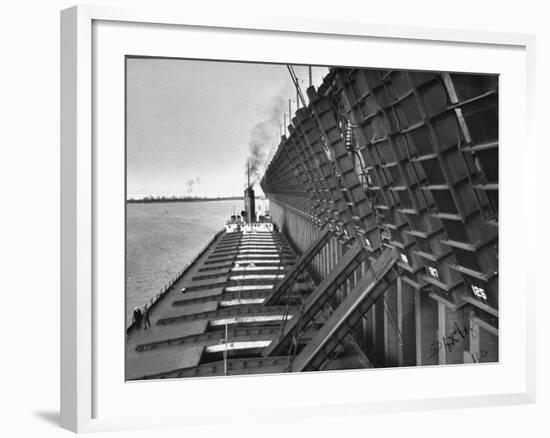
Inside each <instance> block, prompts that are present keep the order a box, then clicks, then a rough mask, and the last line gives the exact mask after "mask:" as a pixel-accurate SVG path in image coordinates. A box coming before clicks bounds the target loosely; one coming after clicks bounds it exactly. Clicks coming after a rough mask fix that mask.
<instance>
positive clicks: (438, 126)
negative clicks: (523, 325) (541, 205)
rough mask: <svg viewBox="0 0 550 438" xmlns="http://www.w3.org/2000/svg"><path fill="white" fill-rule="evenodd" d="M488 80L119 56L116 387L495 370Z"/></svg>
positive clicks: (494, 103)
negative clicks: (121, 206) (480, 367)
mask: <svg viewBox="0 0 550 438" xmlns="http://www.w3.org/2000/svg"><path fill="white" fill-rule="evenodd" d="M498 83H499V78H498V75H489V74H487V75H484V74H466V73H455V72H434V71H407V70H390V69H376V68H358V67H339V66H309V65H285V64H265V63H252V62H228V61H219V60H193V59H175V58H154V57H139V56H127V57H126V315H125V318H126V319H125V322H126V379H127V380H141V379H165V378H184V377H209V376H232V375H243V374H261V373H269V374H274V373H289V372H302V371H329V370H349V369H363V368H382V367H410V366H424V365H451V364H476V363H482V362H498V361H499V349H498V344H499V342H498V341H499V331H498V237H499V235H498V229H499V228H498V226H499V222H498V193H499V192H498V182H499V178H498V158H499V156H498V140H499V124H498V114H499V113H498V108H499V106H498Z"/></svg>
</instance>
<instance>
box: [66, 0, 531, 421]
mask: <svg viewBox="0 0 550 438" xmlns="http://www.w3.org/2000/svg"><path fill="white" fill-rule="evenodd" d="M98 23H109V25H110V26H111V25H112V24H113V23H115V25H121V26H124V25H125V24H129V23H130V24H131V25H130V26H129V27H131V28H132V29H131V31H132V32H137V33H136V34H133V35H138V34H139V32H142V31H141V30H140V29H141V28H146V27H148V28H149V31H150V32H157V33H162V32H168V31H170V32H171V31H174V30H176V29H178V28H182V29H183V28H185V29H188V30H189V29H190V30H191V31H192V30H200V32H201V34H203V35H208V34H209V32H212V33H215V32H228V30H230V29H232V30H233V31H237V33H238V34H239V38H242V37H244V38H246V37H247V35H249V36H252V35H262V34H263V33H266V34H269V35H270V37H273V38H275V39H276V38H285V39H293V38H294V39H296V41H298V39H300V38H304V37H307V36H316V37H320V38H322V37H323V36H324V37H326V38H331V37H334V38H336V37H338V38H349V39H350V40H349V44H352V43H354V44H356V43H357V44H360V43H361V41H363V40H369V41H374V42H375V43H377V42H383V43H384V44H387V45H398V44H404V43H407V44H410V45H411V47H412V46H414V45H415V44H420V45H421V44H424V45H428V44H432V45H434V47H435V46H438V47H441V48H445V47H446V45H453V46H456V47H460V48H461V50H462V49H463V50H465V51H468V50H476V49H477V48H481V47H483V50H487V51H491V50H498V51H499V52H503V51H506V50H509V51H510V52H511V53H512V52H513V53H515V55H514V56H516V57H517V56H519V58H515V59H516V60H517V59H521V60H523V62H520V64H521V65H519V66H518V65H516V67H514V68H518V69H520V70H521V71H520V70H518V72H519V76H517V77H521V78H525V79H526V82H527V84H526V86H525V88H524V90H522V91H520V92H519V94H517V95H515V97H514V99H516V100H518V99H519V100H518V101H517V103H518V105H519V107H520V110H522V109H524V111H525V116H526V117H525V120H524V121H525V125H523V124H522V123H523V122H522V123H520V124H521V126H520V127H518V130H519V131H520V132H519V133H518V132H515V133H514V132H505V133H504V134H505V136H504V138H503V145H504V146H505V145H506V144H509V141H510V140H517V139H518V138H519V137H521V138H522V139H523V141H522V148H525V150H526V151H530V152H534V150H535V147H536V146H535V140H534V134H533V127H532V123H533V122H532V121H533V120H534V62H535V61H534V45H535V40H534V36H532V35H525V34H507V33H490V32H484V31H468V32H465V31H456V30H450V29H428V28H416V27H402V26H387V25H372V24H368V25H366V24H364V23H361V22H355V23H339V22H330V21H324V22H318V21H308V20H296V19H291V18H289V19H287V20H284V19H279V18H270V17H249V16H246V15H245V14H243V15H241V16H240V18H235V17H232V18H230V19H227V18H225V17H219V16H216V15H215V14H212V13H210V14H208V15H200V14H198V13H195V12H193V11H185V12H182V11H174V12H171V11H163V10H157V9H148V10H128V9H117V8H109V7H103V6H101V7H96V6H78V7H73V8H70V9H67V10H64V11H62V13H61V120H62V127H61V151H62V153H61V252H62V259H61V266H62V270H61V318H62V320H61V426H62V427H64V428H66V429H69V430H72V431H77V432H82V431H101V430H112V429H121V428H136V427H137V428H147V427H163V426H174V425H178V426H185V425H191V424H202V422H204V421H206V419H207V418H208V416H210V417H211V416H212V415H213V412H214V413H215V415H216V418H217V420H218V421H230V420H234V419H235V418H241V417H242V418H243V419H244V418H247V417H250V416H252V417H256V418H258V417H261V418H265V419H266V420H268V419H269V418H270V416H273V417H275V416H281V415H284V413H285V412H287V411H288V412H290V411H291V410H292V413H293V416H294V417H296V416H298V417H304V418H305V417H311V416H312V415H313V416H315V415H318V416H326V415H341V414H342V413H343V412H347V413H349V412H353V413H355V414H358V415H359V414H363V413H367V412H388V411H403V410H411V409H434V408H453V407H466V406H469V407H475V406H487V405H503V404H520V403H531V402H534V399H535V371H534V367H535V341H534V331H535V309H534V294H535V289H534V286H533V285H534V281H535V280H534V279H535V273H534V266H532V267H530V266H529V265H528V264H526V262H523V263H524V265H522V266H521V267H520V268H521V269H522V272H523V275H521V276H518V279H517V282H516V283H515V286H518V287H519V292H517V294H518V298H517V303H518V304H517V305H518V309H519V310H518V312H519V313H521V315H520V316H519V318H520V319H519V323H518V324H516V327H515V331H514V333H512V330H509V329H508V327H507V326H506V325H505V324H506V312H510V311H511V309H510V307H507V306H506V300H504V305H503V306H502V313H503V318H502V319H503V327H502V329H501V333H502V341H501V342H503V343H508V342H516V340H517V342H518V344H517V346H516V347H517V351H516V355H517V356H518V357H516V358H514V359H513V360H517V361H518V362H517V367H515V368H514V369H515V371H513V373H515V374H514V375H513V377H514V379H512V380H510V382H512V381H513V383H514V385H513V386H512V385H511V384H510V387H507V388H504V386H505V382H502V385H503V390H502V391H499V390H497V389H496V388H497V387H495V389H493V390H490V389H487V390H486V392H482V393H473V392H470V393H468V392H467V391H465V392H463V393H460V391H459V389H458V388H455V389H454V390H453V389H451V388H449V392H448V393H446V391H445V389H440V391H439V392H438V393H437V394H436V393H435V392H434V393H433V394H432V395H431V396H421V397H418V396H415V395H414V394H413V393H408V394H403V395H402V396H400V395H399V394H398V393H396V394H397V395H395V396H394V395H393V394H391V395H390V396H388V397H387V398H384V397H382V396H381V394H380V393H378V397H374V398H371V399H367V398H362V397H361V396H358V395H355V397H354V398H353V399H352V398H351V397H350V398H349V400H348V399H347V398H346V394H343V395H341V396H340V397H338V396H337V395H336V394H334V393H333V394H332V395H333V396H331V400H328V399H327V397H326V396H324V398H323V396H320V394H316V393H315V392H312V393H311V394H310V395H309V398H307V397H303V398H300V399H299V400H298V401H297V402H296V405H292V406H288V407H283V406H281V407H280V408H278V409H277V410H273V409H271V410H270V409H269V406H267V407H265V408H264V409H261V408H260V407H259V406H257V405H256V404H255V403H254V402H251V401H248V402H247V403H248V405H247V406H241V408H242V409H237V410H235V411H232V410H229V411H223V410H222V409H220V408H219V407H216V406H214V407H213V406H212V405H210V406H209V409H208V412H206V408H202V412H201V406H200V404H201V402H200V401H201V399H200V398H199V397H198V391H199V388H201V387H203V388H208V389H207V390H206V391H207V392H208V391H212V390H213V388H214V386H213V385H214V384H215V385H216V387H217V388H219V391H222V392H223V391H234V389H235V387H236V386H235V385H236V384H238V385H240V387H242V392H243V394H245V395H246V394H247V391H249V389H248V387H249V386H250V385H249V384H248V383H250V382H252V380H250V379H256V380H254V381H253V382H254V384H256V385H258V384H263V382H267V381H269V380H270V379H271V380H274V379H278V378H279V377H273V376H259V377H253V378H249V377H246V378H224V379H225V380H223V381H222V380H219V379H218V380H213V379H204V380H196V379H195V380H193V381H191V382H190V383H187V386H186V391H187V394H192V395H193V394H196V395H197V403H195V404H196V405H197V406H196V409H197V411H196V412H194V413H193V414H188V415H181V412H182V411H183V408H182V409H181V411H180V414H179V415H178V412H177V411H174V412H168V413H164V411H163V410H162V407H161V406H158V407H155V406H152V407H151V406H149V409H150V415H149V416H143V415H140V414H139V413H138V412H136V413H134V414H132V413H131V410H127V411H124V410H123V409H122V407H121V408H120V412H118V413H117V412H113V411H114V408H110V410H109V409H108V408H105V412H107V411H109V414H108V415H103V414H102V413H101V412H102V410H103V409H104V408H103V407H102V404H101V402H100V400H101V399H102V398H103V400H104V399H105V394H106V392H105V389H104V387H105V385H104V386H103V387H102V386H101V385H102V383H101V382H103V381H106V380H105V379H104V377H103V375H104V371H102V370H105V368H106V367H108V366H109V364H108V363H104V359H100V358H101V357H103V358H105V356H106V355H105V354H103V355H101V354H97V352H98V351H100V350H101V348H103V346H102V344H103V342H102V341H101V340H102V339H105V338H104V337H102V333H103V331H102V330H104V329H105V328H104V327H106V326H108V328H111V329H114V330H115V331H116V330H118V328H120V327H119V326H120V325H121V322H120V321H116V318H113V317H112V315H111V314H108V313H105V312H103V311H102V310H101V305H102V304H101V303H103V302H104V300H103V301H101V300H99V304H98V300H97V297H96V296H95V295H96V294H97V293H98V285H101V284H102V281H103V280H102V279H101V278H99V277H98V275H102V274H101V272H102V271H101V268H100V269H99V270H98V266H100V265H101V262H102V259H101V258H100V254H101V251H103V248H104V246H102V244H101V243H98V241H97V239H96V238H97V232H98V227H99V226H100V225H98V223H99V222H100V221H101V218H99V217H98V210H96V207H97V206H98V203H101V202H103V200H102V199H101V193H104V192H102V191H101V189H99V190H97V188H98V186H97V179H98V178H99V177H98V173H99V172H103V170H104V169H103V168H100V167H101V166H102V165H103V163H104V161H102V159H98V158H97V156H96V155H95V153H94V147H95V146H94V141H97V138H98V136H100V135H101V134H100V133H98V132H96V130H95V129H94V123H96V122H97V121H98V120H99V119H100V118H101V114H98V107H97V105H98V102H99V105H101V104H102V103H101V102H102V101H101V98H100V97H98V96H97V95H96V94H95V93H96V91H97V90H95V87H96V86H97V81H98V80H99V78H98V77H96V75H97V76H100V75H101V69H98V66H97V65H94V60H97V59H99V58H98V56H101V55H102V54H101V53H98V50H103V49H102V48H103V47H105V45H104V41H103V40H102V38H105V36H102V35H100V34H99V32H97V31H96V30H97V29H95V28H94V26H95V25H97V24H98ZM106 35H107V37H108V36H109V31H108V32H107V34H106ZM160 38H161V39H159V40H158V41H157V42H155V41H153V42H151V46H150V47H149V49H150V50H155V44H158V45H159V47H160V45H161V43H162V37H160ZM137 39H139V38H137ZM113 42H114V41H113ZM102 44H103V45H102ZM113 46H117V44H113ZM163 47H165V50H169V49H166V45H164V46H163ZM199 49H200V46H199ZM113 50H114V49H113ZM120 50H124V49H123V48H121V49H120ZM242 50H246V48H243V49H242ZM251 50H252V49H251ZM133 54H135V53H133ZM518 54H519V55H518ZM292 56H297V54H294V55H292ZM503 56H504V55H503ZM404 58H406V56H404ZM443 58H444V57H442V59H443ZM232 59H237V58H232ZM290 61H291V60H289V62H290ZM379 62H383V59H382V58H380V61H379ZM403 62H405V63H406V62H413V61H403ZM441 62H443V61H441ZM453 62H460V60H458V61H456V60H455V61H453ZM480 62H482V60H481V59H480ZM485 62H487V60H485ZM417 64H418V65H417V66H416V68H423V66H424V64H423V61H418V60H417ZM102 65H104V64H102ZM409 65H410V66H412V64H409ZM448 65H449V66H452V65H456V64H452V63H450V64H448ZM377 66H380V64H377ZM449 68H450V67H449ZM495 68H496V67H495ZM491 72H496V73H499V71H498V70H497V71H491ZM120 79H121V78H120V77H117V78H116V80H117V81H118V83H120ZM516 80H517V78H516ZM524 85H525V84H524ZM502 104H503V105H505V104H506V99H504V100H503V103H502ZM118 109H119V110H120V108H118ZM122 110H123V108H122ZM115 120H116V119H115ZM507 136H509V138H508V137H507ZM525 155H528V154H527V153H526V154H525ZM533 155H534V153H533ZM510 165H512V166H513V165H514V164H513V162H508V161H504V160H503V161H502V162H501V166H503V168H504V170H506V168H507V166H510ZM516 166H517V168H516V169H515V170H514V172H515V178H517V180H516V181H515V183H516V184H515V187H512V184H508V183H513V182H514V181H510V180H507V179H506V178H505V177H504V179H503V185H502V187H503V189H502V191H501V193H502V195H501V196H502V197H503V198H504V200H506V198H508V197H516V196H520V197H522V198H523V199H524V201H525V202H534V194H533V193H534V190H530V188H533V187H534V186H535V174H534V172H533V171H532V170H530V171H527V167H526V166H522V163H521V162H519V163H516ZM114 171H115V172H116V169H115V170H114ZM120 172H121V174H122V173H123V172H124V170H123V169H120ZM102 178H103V177H102ZM505 212H506V210H504V213H505ZM514 214H516V215H520V216H518V217H514V218H511V219H510V222H508V223H512V222H513V223H516V221H517V223H519V221H526V220H527V221H528V220H529V218H530V216H529V212H528V211H527V210H526V209H523V211H521V212H517V213H514ZM521 215H523V216H521ZM502 216H503V217H504V221H503V223H504V224H506V223H507V219H506V216H504V214H503V215H502ZM532 222H533V228H534V227H535V225H534V222H535V221H534V220H532ZM503 237H505V236H503ZM534 238H536V232H535V231H534V229H531V230H530V233H529V235H528V236H525V239H523V240H521V241H520V242H513V243H511V245H515V246H514V247H515V248H516V249H517V250H518V251H528V250H529V249H530V248H533V247H534ZM502 251H504V250H502ZM503 266H504V262H503ZM527 279H529V280H527ZM516 290H517V288H516ZM120 293H121V294H123V293H124V292H123V290H121V291H120ZM501 293H506V292H505V291H504V292H501ZM523 311H524V312H523ZM98 312H100V313H101V312H103V313H101V315H102V322H101V324H102V327H103V328H102V329H98V327H97V324H98V322H97V318H98ZM104 316H105V318H104ZM508 321H509V320H508ZM117 324H118V325H117ZM121 332H122V333H121V337H123V331H122V330H121ZM514 336H515V337H514ZM504 347H506V345H504ZM503 351H506V348H504V350H503ZM507 361H508V356H506V354H504V355H503V359H502V360H501V363H499V364H496V365H494V366H496V367H499V366H500V367H501V369H504V368H505V367H506V365H507ZM510 361H512V359H510ZM118 365H121V364H118ZM118 365H117V366H118ZM484 368H485V370H483V369H484ZM466 369H467V373H471V372H472V369H473V368H471V367H470V368H466ZM479 369H480V370H481V371H480V372H481V373H489V372H493V371H495V372H496V371H498V368H494V369H491V368H489V367H480V368H479ZM488 370H489V371H488ZM491 370H493V371H491ZM463 371H464V368H462V367H454V368H453V367H446V368H445V370H443V371H440V370H439V369H435V368H430V369H428V368H425V367H422V369H421V370H413V371H411V369H407V370H405V369H394V370H384V371H379V372H380V373H381V374H379V376H380V378H381V379H382V380H383V379H384V378H388V379H394V380H395V381H398V380H399V379H400V378H401V377H400V376H401V375H403V373H405V374H406V373H414V379H415V380H417V379H419V381H422V380H423V379H424V380H425V381H428V379H434V380H437V379H439V378H441V379H445V378H448V376H449V374H455V375H456V376H457V378H462V377H464V376H463V375H462V374H461V373H463ZM476 372H477V371H476ZM399 373H401V374H399ZM329 374H330V375H329V376H327V377H324V378H325V381H326V382H327V385H328V386H327V388H328V391H326V392H325V394H326V393H328V394H331V392H330V388H333V389H334V388H337V387H338V385H339V384H340V383H341V382H340V381H341V380H342V379H350V376H351V378H356V377H354V376H357V375H354V374H352V373H340V374H339V373H329ZM505 375H506V374H503V376H505ZM503 376H500V377H501V378H503ZM318 377H319V376H318V375H317V376H314V375H307V376H303V375H298V376H284V378H292V379H293V380H292V385H293V386H296V387H299V386H300V385H302V384H304V385H306V386H307V385H310V387H311V386H312V385H315V382H316V380H315V379H317V378H318ZM108 378H109V379H110V378H113V377H112V376H109V377H108ZM259 379H263V380H259ZM235 382H236V383H235ZM278 382H281V380H278ZM287 382H288V381H287ZM304 382H305V383H304ZM120 383H121V388H122V387H123V386H124V382H123V381H122V382H120ZM179 383H180V382H177V384H178V385H179ZM138 384H141V385H149V386H148V390H149V389H150V390H151V391H156V392H155V394H159V393H163V392H166V394H167V395H168V398H170V397H173V395H170V391H171V389H170V388H169V386H168V385H170V384H174V385H175V384H176V382H173V383H171V382H163V385H162V386H158V388H156V389H155V388H153V385H158V383H157V384H155V383H149V382H148V383H137V384H136V383H133V384H126V385H127V386H126V388H131V387H132V385H134V388H135V385H138ZM495 385H496V383H495ZM480 388H481V389H480V391H484V389H483V387H481V386H480ZM487 388H489V386H487ZM121 391H124V389H121ZM274 391H275V389H274ZM115 392H116V391H114V392H113V393H112V394H110V395H109V394H108V395H109V397H111V396H112V398H113V400H114V402H113V403H115V404H116V403H119V404H120V406H123V403H122V402H121V399H117V398H116V397H115ZM375 392H376V391H375ZM117 394H118V395H120V393H117ZM457 394H461V395H457ZM282 397H284V391H282V392H281V393H280V394H279V393H276V394H275V396H274V406H278V405H280V404H281V401H283V404H284V400H283V399H282ZM155 409H156V410H155ZM285 409H286V410H285ZM185 412H189V411H185Z"/></svg>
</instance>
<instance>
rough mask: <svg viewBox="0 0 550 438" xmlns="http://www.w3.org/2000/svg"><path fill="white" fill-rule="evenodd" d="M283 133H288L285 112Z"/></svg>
mask: <svg viewBox="0 0 550 438" xmlns="http://www.w3.org/2000/svg"><path fill="white" fill-rule="evenodd" d="M283 135H286V114H283Z"/></svg>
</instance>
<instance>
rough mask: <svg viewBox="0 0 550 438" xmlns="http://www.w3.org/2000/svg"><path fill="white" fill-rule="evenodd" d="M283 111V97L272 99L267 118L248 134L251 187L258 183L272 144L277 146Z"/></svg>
mask: <svg viewBox="0 0 550 438" xmlns="http://www.w3.org/2000/svg"><path fill="white" fill-rule="evenodd" d="M285 109H286V107H285V99H283V97H281V96H277V97H275V98H273V99H272V101H271V102H270V105H269V106H268V108H267V118H266V119H265V120H262V121H261V122H259V123H257V124H256V125H254V127H253V128H252V130H251V132H250V141H249V149H250V153H249V156H248V166H249V167H250V184H251V185H254V184H256V183H258V182H259V181H260V178H261V176H262V174H263V172H264V170H265V167H266V165H267V163H266V160H267V158H268V156H269V151H270V149H271V148H272V146H273V144H275V145H276V146H278V145H279V131H280V126H281V124H282V119H283V113H284V112H285ZM285 128H286V127H285ZM245 172H246V169H245Z"/></svg>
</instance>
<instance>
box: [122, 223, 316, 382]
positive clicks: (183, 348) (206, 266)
mask: <svg viewBox="0 0 550 438" xmlns="http://www.w3.org/2000/svg"><path fill="white" fill-rule="evenodd" d="M295 260H296V255H295V253H294V252H293V250H292V249H291V248H290V246H289V245H288V243H287V241H286V239H285V238H284V237H283V235H282V234H281V233H278V232H259V233H248V234H247V233H242V232H237V233H226V232H223V233H220V234H219V235H218V236H217V237H216V238H215V239H214V240H213V241H212V242H211V244H210V245H209V246H208V247H207V248H206V250H205V251H203V253H202V254H201V255H200V256H199V257H198V258H197V259H196V261H195V262H194V263H193V264H192V265H191V266H189V268H188V269H187V270H186V271H185V272H184V273H183V274H182V275H181V276H180V277H179V278H178V279H177V280H176V281H175V282H174V283H173V284H172V285H171V287H170V288H169V290H168V291H167V292H166V293H165V294H164V295H163V296H162V298H160V299H159V300H158V301H157V302H156V303H155V304H154V306H153V307H152V310H151V328H147V329H144V326H143V324H142V327H141V328H140V329H137V328H136V327H131V328H130V329H129V330H128V333H127V342H126V379H127V380H135V379H147V378H168V377H183V376H203V375H219V374H222V375H223V374H248V373H256V372H262V373H266V372H281V371H284V369H285V367H286V366H287V362H288V361H287V359H286V358H285V357H270V358H263V357H262V355H261V352H262V350H263V349H265V348H266V347H268V346H269V345H270V344H271V342H272V340H273V339H274V338H275V337H278V336H279V335H280V333H281V329H282V326H283V325H284V324H285V323H286V321H287V320H289V319H290V318H292V315H293V313H294V312H295V311H296V307H294V306H292V305H288V303H285V304H284V305H281V304H279V305H273V306H266V305H264V301H265V300H266V298H268V297H269V296H270V295H271V294H272V292H273V290H274V289H275V288H276V287H277V284H278V283H280V282H281V281H282V280H283V279H284V278H285V275H286V273H287V272H288V270H289V269H291V267H292V266H293V264H294V263H295ZM300 280H305V281H299V282H298V284H296V287H295V288H294V289H293V290H290V291H289V296H290V297H292V295H293V294H295V295H300V294H304V293H307V292H309V291H311V289H312V287H313V285H312V284H311V285H310V284H308V280H307V279H300ZM309 286H311V287H309ZM226 333H227V342H226V340H225V338H226ZM224 358H226V360H224Z"/></svg>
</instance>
